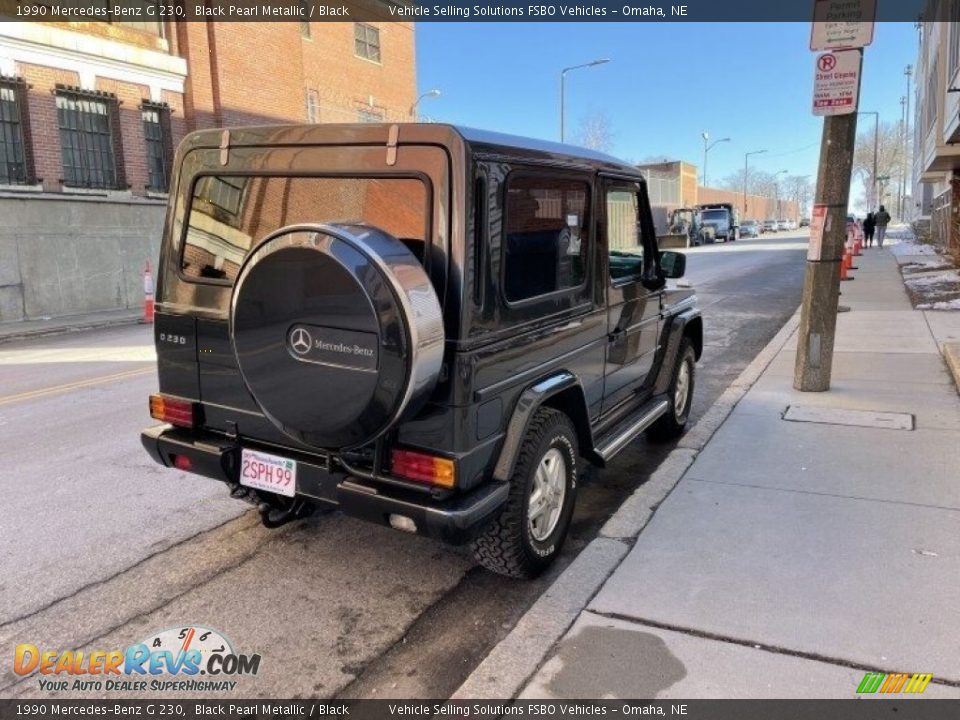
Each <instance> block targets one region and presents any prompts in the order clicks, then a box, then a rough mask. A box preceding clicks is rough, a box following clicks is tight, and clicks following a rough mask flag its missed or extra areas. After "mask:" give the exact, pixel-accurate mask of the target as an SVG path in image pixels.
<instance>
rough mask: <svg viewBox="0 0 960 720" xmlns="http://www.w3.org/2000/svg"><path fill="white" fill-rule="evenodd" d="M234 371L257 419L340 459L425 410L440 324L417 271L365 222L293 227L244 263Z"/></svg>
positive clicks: (400, 247) (236, 308)
mask: <svg viewBox="0 0 960 720" xmlns="http://www.w3.org/2000/svg"><path fill="white" fill-rule="evenodd" d="M230 338H231V342H232V344H233V351H234V353H235V355H236V359H237V365H238V367H239V368H240V373H241V375H242V376H243V380H244V382H245V383H246V386H247V389H248V390H249V391H250V393H251V395H253V398H254V400H255V401H256V402H257V405H258V406H259V407H260V409H261V410H262V411H263V413H264V415H265V416H266V417H267V418H269V419H270V421H271V422H272V423H273V424H274V425H276V426H277V427H278V428H279V429H280V430H282V431H283V432H284V433H286V434H287V435H289V436H290V437H292V438H294V439H296V440H298V441H300V442H302V443H304V444H306V445H309V446H312V447H316V448H322V449H325V450H337V449H345V448H351V447H356V446H359V445H363V444H365V443H368V442H370V441H371V440H374V439H375V438H377V437H378V436H380V435H381V434H383V433H384V432H386V430H388V429H389V428H390V427H391V426H392V425H394V424H395V423H396V422H397V421H399V420H400V419H401V418H403V417H405V416H409V414H411V413H413V412H415V411H416V410H417V409H418V408H419V407H421V406H422V404H423V402H424V401H425V400H426V398H427V397H428V396H429V394H430V392H431V391H432V390H433V388H434V385H435V384H436V380H437V377H438V376H439V373H440V366H441V362H442V359H443V343H444V334H443V315H442V312H441V309H440V303H439V301H438V300H437V296H436V293H435V292H434V289H433V286H432V285H431V283H430V279H429V278H428V277H427V274H426V273H425V272H424V270H423V267H422V266H421V265H420V262H419V261H418V260H417V258H416V257H414V255H413V253H411V252H410V250H408V249H407V247H406V246H405V245H404V244H403V243H401V242H400V241H399V240H397V239H396V238H394V237H393V236H391V235H389V234H387V233H385V232H383V231H381V230H379V229H377V228H374V227H369V226H366V225H340V224H337V225H319V224H318V225H297V226H291V227H286V228H283V229H281V230H278V231H277V232H275V233H273V234H272V235H270V236H268V237H267V238H265V239H264V240H263V242H261V243H260V244H259V245H258V246H257V248H256V250H254V251H253V252H252V253H250V254H249V255H248V256H247V258H246V259H245V260H244V262H243V265H242V266H241V268H240V272H239V274H238V276H237V281H236V283H235V284H234V288H233V296H232V299H231V306H230Z"/></svg>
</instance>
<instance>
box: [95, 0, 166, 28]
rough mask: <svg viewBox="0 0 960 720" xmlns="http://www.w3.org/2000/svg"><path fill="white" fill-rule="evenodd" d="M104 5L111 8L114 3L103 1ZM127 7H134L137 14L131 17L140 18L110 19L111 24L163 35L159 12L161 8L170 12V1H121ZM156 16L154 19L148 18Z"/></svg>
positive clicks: (108, 8)
mask: <svg viewBox="0 0 960 720" xmlns="http://www.w3.org/2000/svg"><path fill="white" fill-rule="evenodd" d="M86 4H88V5H93V3H90V2H88V3H86ZM103 4H104V6H105V7H106V8H107V10H112V8H113V6H114V5H115V4H116V3H114V2H110V1H104V3H103ZM123 4H124V5H125V6H126V7H127V8H131V10H133V9H136V11H137V12H138V13H139V15H134V16H132V17H138V18H143V19H141V20H110V23H111V24H112V25H120V26H122V27H127V28H131V29H132V30H139V31H140V32H145V33H149V34H150V35H156V36H157V37H163V23H162V22H161V21H160V19H159V18H160V13H161V12H162V11H163V10H167V11H168V12H172V11H173V8H172V7H170V6H171V5H172V3H164V5H163V6H161V0H126V1H125V2H124V3H123ZM149 18H156V19H153V20H151V19H149Z"/></svg>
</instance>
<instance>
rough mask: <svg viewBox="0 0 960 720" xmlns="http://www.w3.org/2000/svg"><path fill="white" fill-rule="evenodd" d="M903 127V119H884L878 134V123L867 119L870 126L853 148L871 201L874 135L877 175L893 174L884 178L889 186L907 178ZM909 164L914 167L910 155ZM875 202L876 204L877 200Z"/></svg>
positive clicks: (857, 173) (857, 171)
mask: <svg viewBox="0 0 960 720" xmlns="http://www.w3.org/2000/svg"><path fill="white" fill-rule="evenodd" d="M902 130H903V128H902V127H901V123H899V122H882V123H880V132H879V134H877V133H876V132H875V130H874V123H867V128H866V129H865V130H864V131H863V132H861V133H859V134H858V135H857V145H856V148H855V149H854V152H853V174H854V176H856V177H858V178H860V181H861V182H862V183H863V191H864V197H865V200H868V201H869V199H870V198H872V197H873V185H874V177H873V149H874V137H876V138H877V143H876V148H877V176H878V177H887V178H890V179H889V180H887V181H885V182H884V184H885V186H886V187H887V188H888V189H889V188H896V187H897V185H898V183H899V181H900V180H901V179H902V178H903V166H904V162H903V153H904V142H903V133H902ZM908 145H909V143H908ZM906 164H907V167H910V162H909V157H908V162H907V163H906ZM865 204H869V203H865ZM872 204H873V205H876V203H875V202H874V203H872ZM871 209H872V208H871Z"/></svg>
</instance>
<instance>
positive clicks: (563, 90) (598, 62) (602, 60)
mask: <svg viewBox="0 0 960 720" xmlns="http://www.w3.org/2000/svg"><path fill="white" fill-rule="evenodd" d="M608 62H610V58H598V59H597V60H593V61H591V62H588V63H583V65H571V66H570V67H565V68H563V70H561V71H560V142H563V140H564V134H563V129H564V128H563V125H564V108H563V104H564V95H565V93H566V78H567V73H568V72H570V71H571V70H579V69H580V68H590V67H596V66H597V65H604V64H606V63H608Z"/></svg>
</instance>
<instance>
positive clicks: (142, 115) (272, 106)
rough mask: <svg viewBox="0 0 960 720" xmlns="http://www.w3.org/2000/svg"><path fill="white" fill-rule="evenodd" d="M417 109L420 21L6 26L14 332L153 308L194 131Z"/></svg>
mask: <svg viewBox="0 0 960 720" xmlns="http://www.w3.org/2000/svg"><path fill="white" fill-rule="evenodd" d="M142 2H143V3H144V4H146V5H159V4H160V3H159V0H142ZM386 12H387V11H386V9H384V13H385V17H386ZM415 99H416V75H415V67H414V26H413V23H408V22H395V21H394V22H385V21H384V22H378V21H371V22H363V23H353V22H350V23H319V22H314V23H310V22H299V21H292V22H268V23H239V22H232V23H219V22H181V23H175V22H141V21H137V22H44V23H32V22H2V23H0V216H3V217H4V219H5V223H4V224H3V225H4V226H3V227H0V322H3V321H5V320H15V319H24V318H31V317H37V316H40V315H62V314H66V313H70V312H86V311H90V310H97V309H106V308H115V307H133V306H135V305H136V304H137V303H139V302H140V301H141V300H142V290H140V289H139V287H140V285H139V283H140V279H139V270H138V268H142V267H143V265H144V262H145V261H146V260H150V259H153V258H155V257H156V254H157V247H158V241H159V234H160V226H161V225H162V221H163V211H164V207H165V197H166V191H167V187H168V183H169V175H170V169H171V161H172V157H173V150H174V148H175V147H176V145H177V143H178V142H179V141H180V139H181V138H182V137H183V136H184V134H185V133H187V132H188V131H190V130H193V129H201V128H209V127H219V126H230V125H242V124H259V123H284V122H381V121H387V122H403V121H407V120H410V119H411V118H410V112H411V107H412V106H413V104H414V102H415ZM108 206H109V207H108ZM8 219H9V220H10V221H11V222H6V221H7V220H8ZM105 223H108V224H105ZM46 240H49V241H50V242H49V247H47V248H46V249H45V246H44V242H45V241H46ZM111 240H115V241H116V243H115V246H114V247H112V248H109V247H108V248H106V249H104V248H103V247H101V246H103V245H104V243H109V242H110V241H111ZM90 243H95V244H96V245H97V247H96V248H93V247H83V248H81V246H84V245H85V244H90ZM91 255H94V256H97V257H98V261H97V262H96V263H95V264H92V265H91V266H90V267H89V268H83V267H79V269H78V264H79V265H80V266H82V264H83V262H84V259H85V258H87V257H90V256H91ZM105 262H106V263H107V265H108V266H109V269H108V270H106V271H104V269H103V264H104V263H105ZM94 277H96V278H98V280H97V281H96V282H94V281H93V280H92V278H94ZM104 278H106V280H104ZM104 283H106V286H104ZM65 285H66V286H67V287H68V288H69V290H68V291H66V292H64V291H63V290H62V288H63V287H64V286H65Z"/></svg>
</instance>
